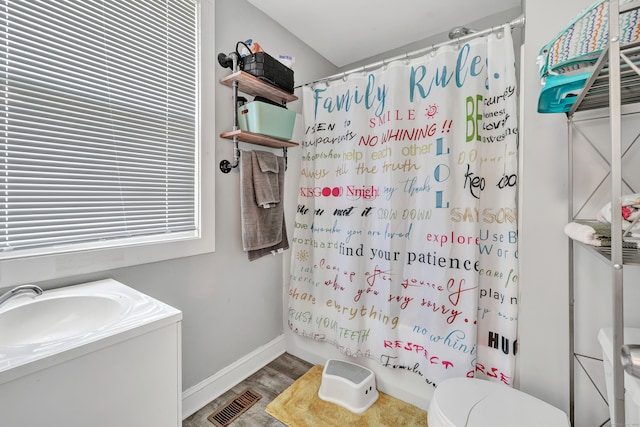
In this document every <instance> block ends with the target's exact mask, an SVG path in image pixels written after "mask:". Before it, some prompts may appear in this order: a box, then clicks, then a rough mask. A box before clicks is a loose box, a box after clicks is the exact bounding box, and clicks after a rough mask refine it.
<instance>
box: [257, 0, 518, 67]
mask: <svg viewBox="0 0 640 427" xmlns="http://www.w3.org/2000/svg"><path fill="white" fill-rule="evenodd" d="M248 1H249V2H250V3H251V4H253V5H254V6H255V7H257V8H258V9H260V10H261V11H263V12H264V13H265V14H267V15H268V16H269V17H271V18H272V19H273V20H275V21H276V22H278V23H280V25H282V26H283V27H285V28H286V29H287V30H289V31H291V33H293V34H294V35H295V36H296V37H298V38H299V39H300V40H302V41H303V42H305V43H306V44H308V45H309V46H311V47H312V48H313V49H315V50H316V51H317V52H318V53H319V54H321V55H322V56H324V57H325V58H326V59H328V60H329V61H330V62H332V63H333V64H334V65H336V66H338V67H343V66H345V65H348V64H352V63H354V62H358V61H360V60H363V59H366V58H370V57H372V56H375V55H378V54H381V53H383V52H387V51H389V50H392V49H396V48H399V47H402V46H405V45H408V44H410V43H413V42H416V41H420V40H424V39H426V38H429V37H431V36H434V35H436V34H441V33H447V32H449V30H451V29H452V28H454V27H458V26H464V25H468V23H470V22H474V21H477V20H480V19H482V18H486V17H488V16H491V15H495V14H497V13H501V12H505V11H507V10H509V9H513V8H516V7H520V5H521V0H482V1H478V0H392V1H390V0H320V1H318V0H248Z"/></svg>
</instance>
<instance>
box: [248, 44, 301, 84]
mask: <svg viewBox="0 0 640 427" xmlns="http://www.w3.org/2000/svg"><path fill="white" fill-rule="evenodd" d="M240 69H241V70H243V71H244V72H246V73H249V74H251V75H253V76H255V77H257V78H259V79H261V80H264V81H265V82H267V83H270V84H272V85H274V86H277V87H279V88H280V89H282V90H284V91H286V92H289V93H293V70H292V69H291V68H289V67H287V66H286V65H284V64H283V63H282V62H280V61H278V60H277V59H275V58H274V57H272V56H271V55H269V54H268V53H266V52H256V53H253V54H251V55H247V56H245V57H243V58H241V59H240Z"/></svg>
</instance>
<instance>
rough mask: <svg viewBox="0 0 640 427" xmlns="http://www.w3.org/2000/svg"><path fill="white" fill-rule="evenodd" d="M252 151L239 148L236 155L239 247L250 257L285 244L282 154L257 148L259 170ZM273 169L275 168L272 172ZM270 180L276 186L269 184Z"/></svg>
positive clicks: (286, 247)
mask: <svg viewBox="0 0 640 427" xmlns="http://www.w3.org/2000/svg"><path fill="white" fill-rule="evenodd" d="M256 153H257V152H254V151H242V154H241V156H240V210H241V216H242V247H243V249H244V250H245V251H247V252H248V257H249V260H250V261H253V260H255V259H258V258H260V257H262V256H264V255H268V254H270V253H278V252H282V251H284V250H286V249H288V248H289V242H288V239H287V235H286V229H285V220H284V201H283V197H282V195H283V191H284V170H285V167H284V158H282V157H278V156H276V155H275V154H273V153H268V152H260V153H261V154H260V155H259V156H260V157H262V158H263V159H264V160H263V165H264V166H263V168H264V171H263V168H261V166H260V161H259V160H257V159H258V155H256ZM274 165H275V166H274ZM274 170H276V171H277V172H273V171H274ZM274 181H275V182H276V183H277V185H276V186H274V185H273V183H274ZM258 195H259V196H258ZM267 201H268V203H267ZM259 203H262V206H265V203H266V204H268V205H269V207H268V208H266V207H261V206H260V205H259Z"/></svg>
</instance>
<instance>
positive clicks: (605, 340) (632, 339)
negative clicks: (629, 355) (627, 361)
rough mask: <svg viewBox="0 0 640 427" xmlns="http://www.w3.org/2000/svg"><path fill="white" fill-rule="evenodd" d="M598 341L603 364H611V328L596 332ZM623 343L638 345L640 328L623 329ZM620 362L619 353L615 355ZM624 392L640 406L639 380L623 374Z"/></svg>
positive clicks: (639, 342)
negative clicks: (603, 359)
mask: <svg viewBox="0 0 640 427" xmlns="http://www.w3.org/2000/svg"><path fill="white" fill-rule="evenodd" d="M598 341H600V345H601V346H602V353H603V355H604V358H605V361H604V363H609V364H611V363H612V361H613V360H614V358H613V328H602V329H600V331H599V332H598ZM623 341H624V343H625V344H640V328H624V340H623ZM615 357H616V358H617V359H615V360H620V351H618V353H617V354H616V355H615ZM624 383H625V390H626V391H627V392H628V393H629V395H630V396H631V399H633V402H634V403H635V404H636V405H638V406H640V379H638V378H636V377H632V376H631V375H629V374H627V373H626V372H625V373H624Z"/></svg>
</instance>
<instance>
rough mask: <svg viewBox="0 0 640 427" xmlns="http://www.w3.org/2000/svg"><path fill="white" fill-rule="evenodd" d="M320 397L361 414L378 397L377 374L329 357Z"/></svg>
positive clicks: (325, 366) (323, 373)
mask: <svg viewBox="0 0 640 427" xmlns="http://www.w3.org/2000/svg"><path fill="white" fill-rule="evenodd" d="M318 397H319V398H320V399H322V400H326V401H327V402H331V403H335V404H337V405H340V406H342V407H344V408H347V409H348V410H350V411H351V412H354V413H356V414H361V413H363V412H364V411H366V410H367V409H368V408H369V406H371V405H373V404H374V402H375V401H376V400H377V399H378V390H377V389H376V379H375V376H374V375H373V372H372V371H371V370H369V369H367V368H364V367H362V366H360V365H356V364H355V363H350V362H345V361H342V360H334V359H329V360H327V363H325V365H324V370H323V371H322V382H321V383H320V390H318Z"/></svg>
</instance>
